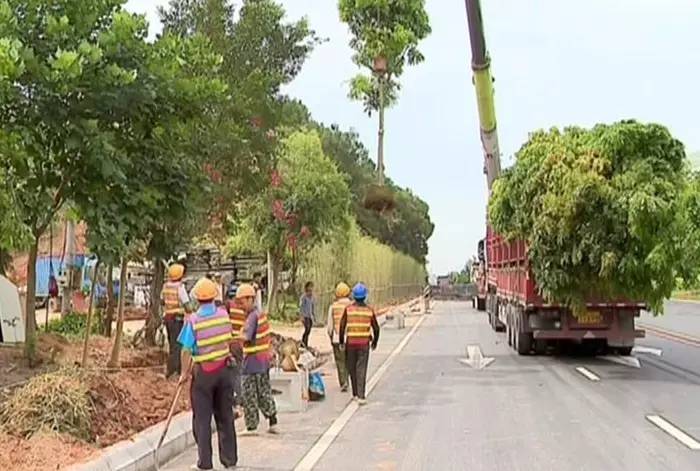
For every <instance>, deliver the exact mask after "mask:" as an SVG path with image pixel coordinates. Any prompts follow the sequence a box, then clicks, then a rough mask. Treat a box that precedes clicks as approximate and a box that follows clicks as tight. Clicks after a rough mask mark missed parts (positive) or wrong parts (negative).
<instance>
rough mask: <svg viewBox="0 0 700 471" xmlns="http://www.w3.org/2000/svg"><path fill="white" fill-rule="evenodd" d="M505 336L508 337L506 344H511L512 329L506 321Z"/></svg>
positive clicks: (510, 345)
mask: <svg viewBox="0 0 700 471" xmlns="http://www.w3.org/2000/svg"><path fill="white" fill-rule="evenodd" d="M506 338H507V339H508V346H509V347H512V346H513V329H511V328H510V325H508V322H506Z"/></svg>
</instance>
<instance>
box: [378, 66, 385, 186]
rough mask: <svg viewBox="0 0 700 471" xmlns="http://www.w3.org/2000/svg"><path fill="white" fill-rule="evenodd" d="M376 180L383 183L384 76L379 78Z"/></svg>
mask: <svg viewBox="0 0 700 471" xmlns="http://www.w3.org/2000/svg"><path fill="white" fill-rule="evenodd" d="M377 180H378V182H379V184H380V185H383V184H384V77H380V78H379V131H378V132H377Z"/></svg>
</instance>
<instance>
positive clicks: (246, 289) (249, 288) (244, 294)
mask: <svg viewBox="0 0 700 471" xmlns="http://www.w3.org/2000/svg"><path fill="white" fill-rule="evenodd" d="M254 297H255V288H253V285H251V284H248V283H243V284H241V285H240V286H239V287H238V289H237V290H236V299H241V298H254Z"/></svg>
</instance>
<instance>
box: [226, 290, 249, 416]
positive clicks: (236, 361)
mask: <svg viewBox="0 0 700 471" xmlns="http://www.w3.org/2000/svg"><path fill="white" fill-rule="evenodd" d="M237 290H238V286H236V285H234V284H231V285H230V286H229V288H228V292H227V296H226V297H227V300H226V309H227V310H228V315H229V319H230V320H231V328H232V330H233V342H232V343H231V356H232V361H231V364H230V365H229V367H230V368H231V375H232V378H233V405H234V409H235V410H234V416H235V418H238V417H240V416H241V406H242V405H243V391H242V389H241V373H242V368H243V340H242V337H241V331H242V330H243V325H244V324H245V318H246V312H245V310H244V309H243V307H242V306H241V305H240V303H239V302H238V300H237V299H236V291H237Z"/></svg>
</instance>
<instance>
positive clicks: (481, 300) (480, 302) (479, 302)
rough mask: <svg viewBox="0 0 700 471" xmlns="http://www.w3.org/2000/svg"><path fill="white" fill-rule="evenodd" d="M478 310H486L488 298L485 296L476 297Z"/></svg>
mask: <svg viewBox="0 0 700 471" xmlns="http://www.w3.org/2000/svg"><path fill="white" fill-rule="evenodd" d="M476 310H477V311H485V310H486V299H485V298H476Z"/></svg>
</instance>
